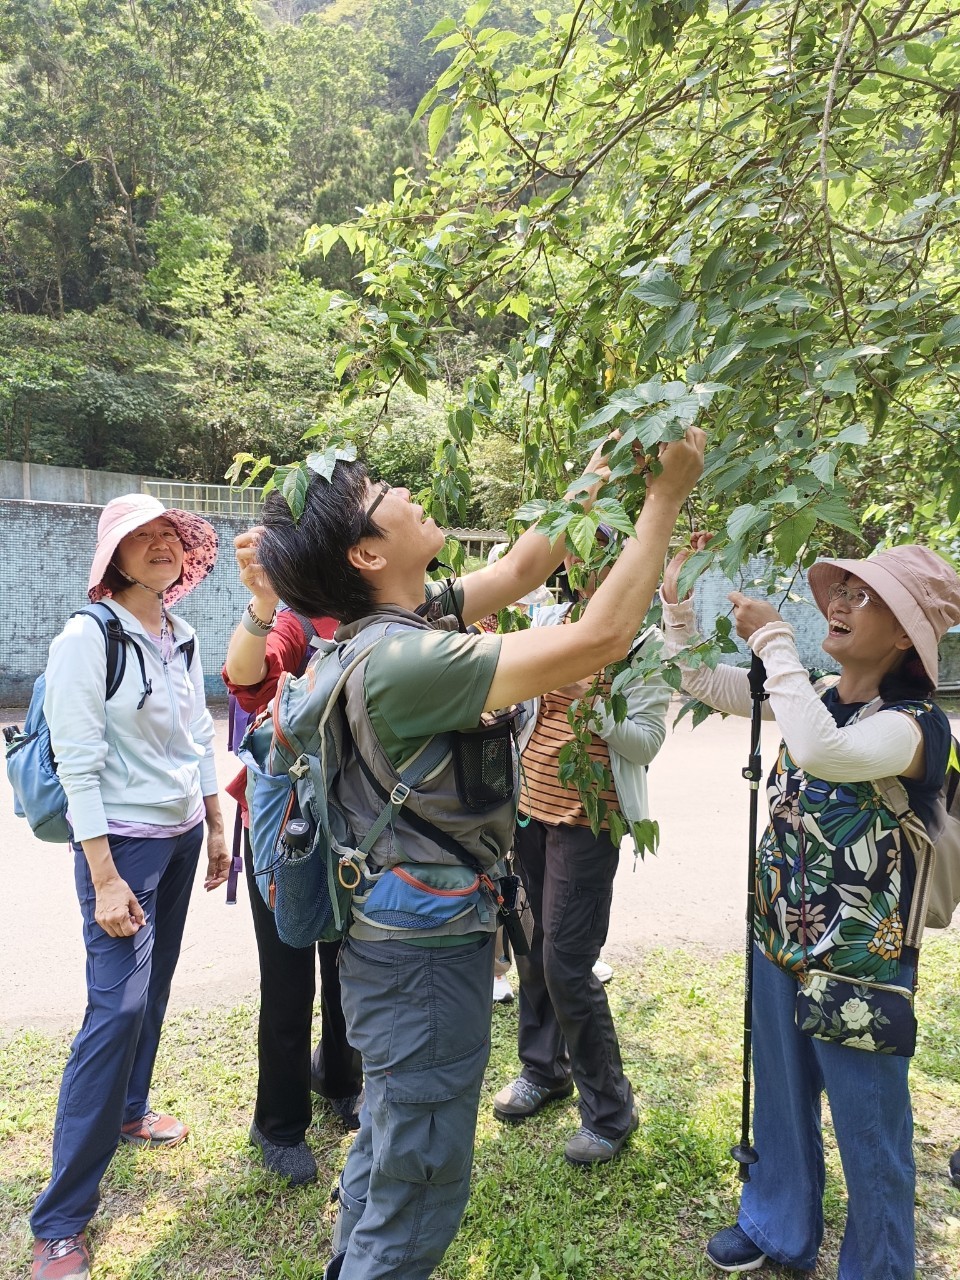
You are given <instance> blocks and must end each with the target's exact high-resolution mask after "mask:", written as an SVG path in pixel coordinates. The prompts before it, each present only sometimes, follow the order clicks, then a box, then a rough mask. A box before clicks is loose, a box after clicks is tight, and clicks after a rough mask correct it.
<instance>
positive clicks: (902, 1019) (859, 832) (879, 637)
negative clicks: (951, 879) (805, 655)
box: [662, 534, 960, 1280]
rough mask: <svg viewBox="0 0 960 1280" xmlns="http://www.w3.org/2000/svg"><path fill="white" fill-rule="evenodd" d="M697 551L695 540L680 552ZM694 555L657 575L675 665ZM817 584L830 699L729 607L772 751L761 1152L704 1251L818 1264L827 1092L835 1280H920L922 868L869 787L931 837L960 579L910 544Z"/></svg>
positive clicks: (836, 569) (792, 652)
mask: <svg viewBox="0 0 960 1280" xmlns="http://www.w3.org/2000/svg"><path fill="white" fill-rule="evenodd" d="M708 539H709V535H707V534H695V535H694V537H693V539H692V542H691V549H692V550H701V549H702V548H703V547H704V546H705V545H706V542H707V541H708ZM689 554H690V551H682V552H680V553H679V554H678V555H677V556H675V557H674V559H673V560H672V561H671V563H670V565H669V566H668V568H667V571H666V573H665V574H664V582H663V588H662V597H663V601H664V630H665V633H666V637H667V651H668V652H669V653H671V654H677V653H679V652H680V651H681V650H682V649H683V648H684V647H685V645H686V644H687V643H688V642H689V640H690V637H691V635H692V634H693V631H694V621H695V620H694V613H693V604H692V601H691V600H689V599H688V600H685V601H681V602H678V600H677V581H678V575H679V570H680V566H681V565H682V563H683V561H684V560H685V559H686V557H687V556H688V555H689ZM808 578H809V585H810V589H811V591H812V593H813V596H814V599H815V601H816V603H817V606H818V608H819V609H820V611H821V613H822V614H823V615H824V617H825V618H826V620H827V635H826V638H825V640H824V641H823V648H824V650H825V651H826V652H827V653H828V654H829V655H830V657H831V658H833V659H834V661H835V662H836V663H837V664H838V665H839V668H840V675H839V678H838V679H837V680H836V682H835V683H833V684H831V685H830V687H829V688H823V687H822V686H815V685H814V684H812V683H811V679H810V676H809V674H808V672H807V671H806V670H805V669H804V667H803V665H802V663H801V662H800V658H799V656H798V654H797V647H796V644H795V642H794V637H793V630H792V628H791V627H790V626H789V625H788V624H787V623H786V622H785V621H784V620H783V619H782V618H781V617H780V614H779V613H778V612H777V610H776V609H775V608H774V607H773V606H772V605H771V604H769V603H767V602H766V601H762V600H754V599H751V598H749V597H748V596H746V595H744V594H743V593H741V592H738V591H735V592H733V593H732V595H731V596H730V599H731V601H732V602H733V611H734V616H735V619H736V625H737V631H738V633H739V635H740V636H741V637H742V638H743V639H744V640H746V642H747V644H748V645H749V647H750V648H751V649H752V651H753V653H754V654H755V655H757V656H758V657H759V658H760V659H761V660H762V662H763V665H764V668H765V686H764V687H765V691H766V694H767V696H768V697H769V702H767V703H764V704H763V708H764V712H765V713H767V714H768V716H772V718H774V719H775V720H776V722H777V725H778V727H779V729H780V732H781V733H782V735H783V742H782V743H781V746H780V751H779V754H778V757H777V761H776V763H775V764H774V767H773V770H772V771H771V773H770V776H769V779H768V782H767V796H768V800H769V805H770V823H769V826H768V827H767V830H766V832H765V834H764V836H763V839H762V841H761V843H760V849H759V852H758V858H757V876H756V902H757V914H756V921H755V929H754V945H755V950H754V964H753V984H752V990H751V1000H752V1023H753V1046H754V1050H753V1068H754V1083H755V1094H754V1113H753V1134H754V1143H755V1147H756V1154H757V1156H758V1157H759V1158H758V1161H757V1163H756V1164H753V1165H751V1167H750V1169H749V1181H747V1182H746V1183H745V1184H744V1188H743V1192H742V1195H741V1199H740V1212H739V1215H738V1219H737V1222H736V1224H735V1225H734V1226H730V1227H725V1228H723V1229H722V1230H721V1231H718V1232H717V1233H716V1234H715V1235H714V1236H713V1237H712V1238H711V1240H710V1241H709V1243H708V1245H707V1256H708V1257H709V1259H710V1261H711V1262H713V1263H714V1265H715V1266H716V1267H718V1268H719V1270H721V1271H726V1272H733V1271H737V1272H740V1271H753V1270H757V1269H758V1268H760V1267H762V1266H764V1265H765V1264H766V1263H767V1262H768V1261H769V1262H771V1263H778V1264H781V1265H783V1266H788V1267H796V1268H798V1269H800V1270H804V1271H808V1270H812V1269H813V1267H814V1266H815V1265H816V1261H817V1253H818V1250H819V1248H820V1243H821V1239H822V1236H823V1190H824V1160H823V1142H822V1135H821V1128H820V1104H821V1096H822V1094H823V1093H824V1091H825V1092H826V1094H827V1097H828V1099H829V1101H830V1109H831V1115H832V1118H833V1125H834V1130H835V1132H836V1137H837V1145H838V1146H839V1148H840V1155H841V1159H842V1162H843V1171H844V1177H845V1180H846V1184H847V1220H846V1228H845V1231H844V1235H843V1243H842V1246H841V1249H840V1265H839V1272H838V1280H913V1277H914V1270H915V1257H914V1190H915V1181H916V1174H915V1167H914V1159H913V1149H912V1138H913V1120H912V1114H911V1107H910V1093H909V1087H908V1080H907V1073H908V1067H909V1063H910V1055H911V1054H912V1052H913V1047H914V1041H915V1032H916V1021H915V1019H914V1016H913V1008H912V998H913V991H914V988H915V984H916V967H917V950H916V946H915V945H909V943H911V942H914V941H915V939H914V938H913V937H912V936H911V937H910V938H909V939H908V938H907V936H906V935H907V925H908V922H909V914H910V905H911V902H912V900H913V890H914V885H915V879H916V865H915V861H914V856H913V852H912V849H911V846H910V844H909V843H908V841H907V839H906V837H905V835H904V833H903V830H902V828H901V826H900V824H899V822H898V821H897V818H896V816H895V814H894V810H893V808H891V807H890V804H891V802H888V800H887V798H886V797H885V796H882V795H881V794H880V793H879V792H878V791H877V790H876V789H875V787H874V785H873V784H874V782H875V781H878V780H882V779H889V778H896V779H898V780H899V782H900V783H901V784H902V785H903V788H905V790H906V794H907V798H908V800H909V805H910V809H911V810H912V812H913V814H914V815H916V818H918V819H919V820H920V821H921V822H922V823H923V824H924V825H925V826H926V828H927V829H928V830H932V828H933V825H934V815H935V805H936V801H937V797H938V796H939V793H940V790H941V788H942V786H943V783H944V778H945V775H946V770H947V764H948V757H949V753H950V744H951V738H950V725H949V721H948V720H947V718H946V716H945V715H944V714H943V712H942V711H941V710H940V708H939V707H937V706H936V704H935V703H934V702H933V701H932V695H933V693H934V691H935V689H936V686H937V643H938V641H939V640H940V638H941V637H942V636H943V634H944V633H945V632H946V631H947V630H948V629H949V628H950V627H952V626H954V625H956V623H957V622H960V578H958V576H957V573H956V571H955V570H954V568H953V567H952V566H951V565H950V564H948V563H947V562H946V561H945V560H944V559H942V558H941V557H940V556H938V555H936V554H935V553H934V552H932V551H930V550H928V549H927V548H926V547H920V546H903V547H894V548H892V549H891V550H888V551H880V552H877V553H876V554H875V555H872V556H870V557H869V559H866V560H822V561H819V562H818V563H817V564H815V565H814V566H813V567H812V569H811V570H810V572H809V575H808ZM681 664H682V658H681ZM684 687H685V688H686V689H687V691H688V692H689V693H692V694H693V695H694V696H695V697H698V698H700V699H702V700H703V701H704V702H707V703H708V704H709V705H710V706H713V707H716V708H717V709H718V710H720V711H724V712H730V713H733V714H739V715H750V712H751V694H750V689H749V682H748V673H747V672H746V671H745V670H743V669H741V668H738V667H731V666H719V667H717V669H716V670H715V671H710V670H709V669H708V668H707V667H706V666H701V667H698V668H697V669H696V670H691V669H685V671H684ZM905 820H914V821H915V819H905ZM921 928H922V922H921Z"/></svg>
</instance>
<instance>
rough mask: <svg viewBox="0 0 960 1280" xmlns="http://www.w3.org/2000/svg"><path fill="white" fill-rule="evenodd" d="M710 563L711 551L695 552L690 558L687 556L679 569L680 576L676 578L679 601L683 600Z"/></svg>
mask: <svg viewBox="0 0 960 1280" xmlns="http://www.w3.org/2000/svg"><path fill="white" fill-rule="evenodd" d="M712 561H713V552H712V551H695V552H694V553H693V555H692V556H689V557H688V558H687V559H686V560H685V561H684V562H683V564H682V566H681V568H680V575H679V577H678V578H677V592H678V595H679V597H680V599H681V600H683V599H685V598H686V596H687V595H688V594H689V593H690V591H691V590H692V588H693V584H694V583H695V582H696V580H697V579H698V578H699V577H700V575H701V573H703V571H704V569H705V568H706V567H707V565H709V564H711V563H712Z"/></svg>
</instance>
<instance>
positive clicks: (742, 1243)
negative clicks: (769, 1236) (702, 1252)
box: [707, 1223, 767, 1271]
mask: <svg viewBox="0 0 960 1280" xmlns="http://www.w3.org/2000/svg"><path fill="white" fill-rule="evenodd" d="M707 1257H708V1258H709V1259H710V1261H711V1262H712V1263H713V1265H714V1266H715V1267H719V1269H720V1270H721V1271H756V1270H757V1269H758V1268H759V1267H762V1266H763V1264H764V1263H765V1262H766V1260H767V1255H766V1254H765V1253H764V1252H763V1250H762V1249H760V1248H758V1247H757V1245H755V1244H754V1243H753V1241H752V1240H751V1239H750V1237H749V1236H748V1235H747V1233H746V1232H745V1231H744V1229H743V1227H741V1226H740V1224H739V1223H737V1224H736V1225H735V1226H732V1227H724V1228H723V1230H722V1231H718V1232H717V1233H716V1235H714V1236H711V1237H710V1239H709V1240H708V1241H707Z"/></svg>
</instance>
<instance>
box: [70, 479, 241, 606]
mask: <svg viewBox="0 0 960 1280" xmlns="http://www.w3.org/2000/svg"><path fill="white" fill-rule="evenodd" d="M160 516H162V517H163V518H164V520H169V521H170V523H171V524H172V525H173V527H174V528H175V529H176V531H177V533H178V534H179V535H180V541H181V543H182V544H183V569H182V571H181V573H180V577H179V578H178V579H177V581H176V582H174V583H173V584H172V586H169V587H168V588H167V589H166V591H165V592H164V595H163V603H164V604H165V605H173V604H176V602H177V601H178V600H182V599H183V597H184V596H185V595H187V593H188V592H190V591H192V590H193V588H194V587H195V586H197V585H198V583H201V582H202V581H203V579H204V578H205V577H206V576H207V574H208V573H209V572H210V570H211V569H212V568H213V566H214V564H215V563H216V559H217V548H218V546H219V539H218V538H217V534H216V530H215V529H214V527H213V525H212V524H210V522H209V521H208V520H204V518H203V517H202V516H198V515H196V514H195V513H194V512H193V511H180V510H178V509H177V508H175V507H174V508H172V509H170V510H168V509H167V508H166V507H165V506H164V505H163V503H162V502H161V501H160V500H159V499H158V498H152V497H151V496H150V494H148V493H127V494H124V496H123V497H122V498H113V499H111V501H110V502H108V503H107V505H106V506H105V507H104V508H103V510H102V511H101V513H100V521H99V523H98V525H97V549H96V551H95V552H94V556H93V564H92V565H91V567H90V580H89V582H88V583H87V595H88V597H89V598H90V600H92V601H97V600H103V599H104V598H105V597H107V596H109V595H110V594H111V592H110V591H109V590H108V589H107V588H106V587H105V586H104V585H103V575H104V574H105V573H106V572H107V568H108V566H109V564H110V562H111V560H112V559H113V557H114V553H115V552H116V550H117V547H118V546H119V545H120V543H121V542H122V541H123V539H124V538H125V537H126V536H127V534H128V533H133V532H134V531H135V530H137V529H139V528H140V527H141V525H145V524H149V523H150V522H151V520H156V519H157V518H158V517H160Z"/></svg>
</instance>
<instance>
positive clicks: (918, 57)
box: [902, 40, 936, 67]
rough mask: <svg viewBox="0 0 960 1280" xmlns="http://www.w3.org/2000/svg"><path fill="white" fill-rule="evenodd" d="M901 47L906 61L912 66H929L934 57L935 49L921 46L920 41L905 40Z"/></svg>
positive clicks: (929, 46) (925, 45)
mask: <svg viewBox="0 0 960 1280" xmlns="http://www.w3.org/2000/svg"><path fill="white" fill-rule="evenodd" d="M902 47H903V52H904V54H905V55H906V59H907V61H908V62H912V63H913V64H914V66H918V67H926V66H929V64H930V63H931V62H932V61H933V60H934V58H935V57H936V49H935V48H934V47H932V46H931V45H929V44H923V43H922V42H921V41H920V40H906V41H905V42H904V44H903V46H902Z"/></svg>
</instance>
